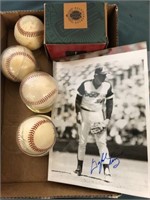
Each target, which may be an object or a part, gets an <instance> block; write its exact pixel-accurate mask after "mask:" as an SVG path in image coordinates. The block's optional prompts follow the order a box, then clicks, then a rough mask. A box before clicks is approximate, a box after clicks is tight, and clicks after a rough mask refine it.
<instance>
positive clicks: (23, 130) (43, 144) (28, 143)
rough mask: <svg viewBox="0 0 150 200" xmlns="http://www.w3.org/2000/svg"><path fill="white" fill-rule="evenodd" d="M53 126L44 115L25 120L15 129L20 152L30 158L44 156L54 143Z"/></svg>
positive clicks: (54, 132) (49, 119)
mask: <svg viewBox="0 0 150 200" xmlns="http://www.w3.org/2000/svg"><path fill="white" fill-rule="evenodd" d="M55 134H56V130H55V126H54V125H53V123H52V121H51V118H50V117H48V116H45V115H36V116H31V117H29V118H27V119H25V120H24V121H23V122H22V123H21V124H20V125H19V127H18V129H17V135H16V140H17V144H18V147H19V148H20V150H21V151H22V152H24V153H25V154H27V155H30V156H43V155H46V154H47V153H48V152H49V150H50V149H51V147H52V146H53V145H54V143H55V140H56V138H55Z"/></svg>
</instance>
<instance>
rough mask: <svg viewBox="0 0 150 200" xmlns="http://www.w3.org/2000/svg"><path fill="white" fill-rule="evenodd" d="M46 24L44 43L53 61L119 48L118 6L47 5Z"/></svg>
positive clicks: (86, 4)
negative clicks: (117, 46) (109, 48)
mask: <svg viewBox="0 0 150 200" xmlns="http://www.w3.org/2000/svg"><path fill="white" fill-rule="evenodd" d="M112 8H113V10H112ZM44 21H45V23H44V24H45V38H44V43H45V46H46V49H47V52H48V54H49V56H50V58H51V59H52V60H58V59H60V58H63V57H65V56H70V55H75V54H81V53H86V52H92V51H97V50H102V49H105V48H106V47H107V46H108V45H109V47H114V46H116V45H117V37H116V35H117V6H115V5H109V4H107V3H104V2H99V1H84V2H63V1H55V2H54V1H52V2H48V3H46V4H45V5H44ZM112 27H113V29H112ZM112 43H113V45H112Z"/></svg>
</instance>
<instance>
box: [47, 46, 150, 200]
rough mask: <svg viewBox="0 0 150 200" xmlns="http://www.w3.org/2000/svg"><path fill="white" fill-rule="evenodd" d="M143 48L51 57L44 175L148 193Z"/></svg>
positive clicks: (148, 118) (148, 143) (148, 140)
mask: <svg viewBox="0 0 150 200" xmlns="http://www.w3.org/2000/svg"><path fill="white" fill-rule="evenodd" d="M147 65H148V64H147V50H146V49H139V50H136V51H129V52H125V53H117V54H114V55H107V56H105V55H104V56H101V57H93V58H86V59H78V60H73V61H67V62H54V66H53V75H54V78H55V79H56V80H57V82H58V87H59V95H58V98H57V101H56V103H55V106H54V109H53V111H52V119H53V122H54V124H55V126H56V129H57V140H56V143H55V145H54V147H53V150H52V151H51V152H50V154H49V167H48V180H49V181H54V182H61V183H66V184H72V185H78V186H81V187H88V188H93V189H99V190H107V191H114V192H119V193H124V194H129V195H135V196H141V197H149V196H150V193H149V191H150V190H149V187H148V186H149V183H148V180H150V179H149V178H150V177H148V169H149V168H150V166H149V165H148V164H149V163H148V160H149V159H148V157H149V156H150V155H149V151H150V150H149V149H148V146H150V136H149V134H150V129H149V125H150V124H149V122H150V113H149V86H148V66H147Z"/></svg>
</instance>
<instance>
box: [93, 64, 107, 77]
mask: <svg viewBox="0 0 150 200" xmlns="http://www.w3.org/2000/svg"><path fill="white" fill-rule="evenodd" d="M95 74H97V75H106V74H107V72H106V71H105V70H104V68H103V67H101V66H100V65H99V64H97V65H96V69H95Z"/></svg>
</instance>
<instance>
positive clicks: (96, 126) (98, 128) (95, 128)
mask: <svg viewBox="0 0 150 200" xmlns="http://www.w3.org/2000/svg"><path fill="white" fill-rule="evenodd" d="M103 130H104V127H103V126H102V124H101V122H94V123H93V124H92V125H91V133H92V134H99V133H101V132H102V131H103Z"/></svg>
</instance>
